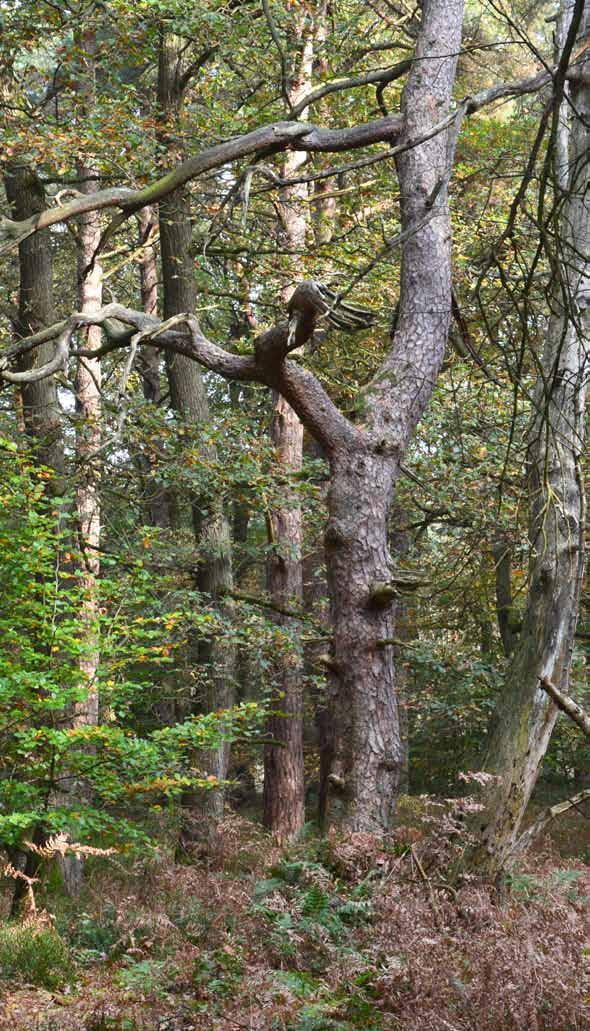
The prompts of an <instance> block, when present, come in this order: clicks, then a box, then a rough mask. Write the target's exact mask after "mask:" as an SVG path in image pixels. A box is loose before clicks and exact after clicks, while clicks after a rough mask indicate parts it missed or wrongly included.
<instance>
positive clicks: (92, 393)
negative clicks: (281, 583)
mask: <svg viewBox="0 0 590 1031" xmlns="http://www.w3.org/2000/svg"><path fill="white" fill-rule="evenodd" d="M79 44H80V50H81V55H83V62H84V70H83V73H82V76H81V78H80V81H79V84H78V94H79V98H80V106H81V110H82V111H90V110H91V109H92V106H93V104H94V103H95V101H96V68H95V61H94V54H95V50H96V37H95V33H94V31H92V30H88V31H84V32H81V33H80V37H79ZM77 174H78V177H79V179H80V187H79V188H80V192H82V193H89V194H90V193H94V192H96V191H97V189H98V188H99V184H98V182H97V180H96V176H97V170H96V167H95V166H94V165H93V164H92V163H91V162H84V163H80V164H78V166H77ZM100 238H101V224H100V216H99V214H98V213H97V212H89V213H88V214H85V215H82V216H81V217H80V220H79V222H78V241H77V242H78V248H77V269H78V307H79V310H80V311H81V312H85V313H86V312H88V313H90V312H94V311H98V310H99V309H100V308H101V306H102V266H101V264H100V260H99V258H98V257H97V253H98V247H99V243H100ZM101 337H102V334H101V329H100V327H99V326H91V327H89V328H88V329H86V330H84V332H83V340H84V346H85V347H88V348H89V349H90V348H91V349H94V348H98V347H100V344H101ZM75 390H76V440H75V455H76V498H75V504H76V517H77V529H78V545H79V550H80V556H81V558H80V564H81V568H82V574H81V581H82V583H81V586H82V601H81V605H80V617H79V618H80V627H81V633H80V637H81V640H83V641H84V650H83V651H82V652H81V655H80V659H79V664H80V672H81V674H82V681H83V685H84V687H85V690H86V693H85V696H84V698H83V699H82V700H81V701H78V702H75V703H74V706H73V712H72V725H73V726H74V727H82V726H96V725H97V724H98V719H99V696H98V683H97V674H98V666H99V662H100V639H99V630H98V619H99V612H98V608H99V598H98V579H99V575H100V551H99V549H100V534H101V508H100V481H101V469H100V458H99V450H100V445H101V439H102V431H101V407H102V406H101V366H100V360H98V359H95V358H80V359H79V361H78V368H77V371H76V384H75ZM67 793H68V795H69V802H70V804H72V803H74V802H75V797H76V795H79V794H80V793H82V794H85V793H87V787H86V785H84V784H77V783H75V782H74V781H73V780H71V781H70V783H69V784H68V786H67ZM61 866H62V872H63V877H64V887H65V890H66V893H67V894H68V895H69V896H70V897H75V896H77V895H78V894H79V892H80V889H81V887H82V879H83V875H84V862H83V859H82V858H80V857H77V856H73V855H72V856H66V857H64V859H63V861H62V864H61Z"/></svg>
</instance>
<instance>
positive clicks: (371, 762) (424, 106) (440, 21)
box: [326, 0, 462, 833]
mask: <svg viewBox="0 0 590 1031" xmlns="http://www.w3.org/2000/svg"><path fill="white" fill-rule="evenodd" d="M461 24H462V4H461V3H460V2H457V0H450V2H445V0H440V2H431V3H429V4H427V5H426V7H425V9H424V12H423V20H422V26H421V30H420V35H419V38H418V42H417V47H416V54H415V57H416V58H417V60H416V61H415V63H414V65H413V67H412V71H411V73H410V76H409V79H408V82H407V84H406V87H405V89H404V94H403V99H402V114H403V117H404V124H405V129H404V134H405V135H406V136H408V137H410V138H411V137H416V136H419V137H421V136H423V135H427V134H428V130H429V129H430V128H431V127H432V126H433V125H435V124H437V123H438V122H439V121H441V120H442V119H443V118H444V117H445V115H446V114H447V111H448V109H449V104H450V98H451V91H452V87H453V82H454V75H455V67H456V57H455V56H454V55H456V54H457V51H458V49H459V46H460V40H461ZM449 137H451V138H449ZM452 143H453V138H452V134H447V133H440V134H438V135H436V136H434V137H433V138H432V139H430V140H428V141H427V142H424V143H423V144H422V145H421V146H419V147H416V148H414V149H412V150H408V151H406V152H405V153H403V154H401V155H400V156H399V158H398V161H397V166H398V177H399V182H400V192H401V214H402V231H404V232H405V231H407V232H408V235H407V237H406V238H405V242H404V245H403V250H402V269H401V292H400V304H399V315H398V320H397V327H396V331H395V335H394V338H393V341H392V347H391V351H390V354H389V356H388V357H387V359H386V360H385V362H384V363H383V365H382V367H381V369H380V370H379V371H378V373H377V375H376V376H375V378H374V379H373V381H372V382H371V384H370V385H369V387H368V388H367V389H366V391H365V395H364V401H365V410H366V415H365V421H364V425H362V426H360V427H359V430H358V435H356V436H355V440H354V442H350V443H349V444H348V446H347V447H344V448H343V447H340V446H333V447H332V448H331V449H330V463H331V469H332V482H331V486H330V492H329V520H328V526H327V530H326V558H327V566H328V580H329V584H330V594H331V599H332V623H333V627H334V664H335V669H336V671H337V677H338V681H339V683H338V709H339V712H338V714H337V715H338V719H337V721H336V733H335V741H334V764H333V780H334V783H335V784H336V785H337V786H338V787H339V788H340V790H342V791H343V792H344V794H345V798H346V802H347V814H346V823H347V825H348V826H349V827H350V828H351V829H353V830H362V831H371V832H376V833H382V832H383V831H386V830H387V829H388V827H389V826H390V821H391V817H392V813H393V808H394V805H395V799H396V796H397V794H398V792H399V787H400V777H401V774H402V769H403V764H404V757H403V745H402V739H401V733H400V713H399V699H398V690H397V681H396V669H395V655H394V646H393V645H392V644H384V643H382V642H385V641H391V640H392V638H393V637H394V636H395V634H394V630H395V628H394V606H393V604H392V603H393V600H394V598H395V591H394V590H393V591H388V590H387V589H385V590H384V589H383V586H384V585H387V584H388V583H390V581H391V576H392V560H391V556H390V552H389V547H388V540H387V522H388V517H389V512H390V509H391V505H392V502H393V497H394V490H395V484H396V482H397V479H398V476H399V472H400V461H401V460H402V458H403V455H404V453H405V450H406V448H407V446H408V443H409V440H410V438H411V435H412V433H413V430H414V428H415V426H416V424H417V422H418V420H419V419H420V417H421V415H422V413H423V411H424V409H425V407H426V405H427V403H428V401H429V399H430V397H431V394H432V391H433V389H434V385H435V383H436V378H437V376H438V373H439V370H440V367H441V365H442V360H443V356H444V350H445V345H446V340H447V334H448V327H449V321H450V310H451V267H450V257H451V232H450V222H449V213H448V198H447V177H448V169H449V162H450V161H452V149H453V147H452Z"/></svg>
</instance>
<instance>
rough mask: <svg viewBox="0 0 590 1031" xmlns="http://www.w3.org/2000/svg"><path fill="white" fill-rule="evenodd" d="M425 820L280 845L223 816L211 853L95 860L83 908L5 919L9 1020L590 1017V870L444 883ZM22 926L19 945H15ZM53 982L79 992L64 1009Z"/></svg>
mask: <svg viewBox="0 0 590 1031" xmlns="http://www.w3.org/2000/svg"><path fill="white" fill-rule="evenodd" d="M431 816H432V811H428V810H427V808H426V807H423V809H422V814H421V816H420V818H417V817H416V813H413V814H411V819H410V816H409V815H408V813H405V814H404V818H407V823H406V825H404V826H400V827H398V830H397V833H396V835H395V836H394V838H393V839H392V840H391V841H389V842H388V843H387V844H386V845H383V844H382V843H380V842H379V841H378V840H377V839H374V838H372V837H371V836H370V835H352V836H348V837H346V838H345V837H340V836H338V835H337V834H332V835H330V836H328V837H327V838H325V839H323V840H318V839H309V840H307V841H306V842H305V843H303V844H302V845H300V846H299V847H297V848H291V849H288V850H282V851H281V850H279V849H278V848H276V847H274V846H273V844H272V842H271V841H270V840H269V839H268V838H267V837H266V836H265V835H264V834H263V833H262V832H261V831H260V829H259V828H257V827H256V826H255V825H253V824H249V823H247V822H246V821H244V820H239V819H238V818H236V817H231V818H229V820H228V823H227V825H226V827H225V829H224V830H223V833H222V834H221V835H220V839H219V842H218V846H217V851H216V852H215V853H214V854H209V855H208V856H207V857H206V859H201V860H200V861H196V862H194V863H193V864H192V865H191V864H188V863H183V864H182V865H176V864H174V863H173V861H172V859H171V858H170V857H169V856H168V857H166V856H165V855H162V856H161V857H160V859H159V860H157V861H156V860H153V861H150V862H149V863H148V862H146V863H144V864H141V865H139V864H136V865H135V866H134V865H133V864H131V863H129V864H128V866H127V867H126V868H125V865H124V864H122V863H119V864H118V866H117V867H116V868H113V869H111V870H110V872H109V871H107V870H105V868H104V864H103V867H102V868H100V869H97V870H96V871H95V872H94V873H92V872H91V874H90V877H89V879H88V883H87V884H86V886H85V888H84V893H83V896H82V898H81V900H80V901H79V903H78V904H77V906H72V905H71V903H65V902H64V900H63V899H61V897H59V896H57V895H56V896H55V897H54V898H52V899H50V900H47V901H48V904H49V905H50V908H51V911H52V912H54V913H55V916H56V927H57V930H58V931H59V934H58V933H57V932H56V931H55V930H53V929H46V931H45V932H43V934H38V935H37V936H34V935H31V933H30V932H28V931H26V929H19V928H18V927H14V926H11V925H7V926H6V927H5V928H4V929H3V932H2V935H1V936H0V962H1V963H2V967H3V976H4V977H5V986H6V988H7V989H8V986H9V985H10V989H11V990H10V993H9V994H7V1000H8V1001H7V1002H5V1003H4V1006H5V1009H6V1014H8V1016H7V1015H6V1014H4V1023H0V1026H2V1028H4V1027H7V1028H10V1031H33V1029H34V1031H57V1029H59V1031H114V1029H116V1031H122V1029H125V1031H189V1029H190V1031H233V1029H236V1031H240V1029H242V1028H247V1029H248V1031H250V1029H252V1031H398V1029H400V1031H401V1029H404V1031H448V1029H449V1028H452V1029H454V1031H581V1029H583V1028H587V1027H589V1026H590V1006H589V1000H590V904H589V903H590V869H589V868H588V867H587V866H585V865H584V864H583V863H581V862H579V861H575V860H568V861H562V860H560V859H559V857H557V856H556V855H554V854H553V855H552V854H550V853H547V854H545V855H537V856H535V857H533V858H531V859H529V860H528V861H527V863H526V864H524V865H523V866H522V867H521V869H519V870H518V871H517V872H515V873H514V874H513V875H512V876H511V878H510V879H509V880H508V882H507V883H506V885H505V887H504V890H503V891H502V892H497V891H496V890H493V889H491V888H489V887H484V886H482V885H479V884H477V883H476V882H475V881H470V880H465V881H464V882H463V883H461V884H458V885H457V884H455V885H451V884H449V883H448V882H447V880H446V877H445V870H446V867H445V865H444V862H443V861H442V859H441V851H440V844H439V838H438V837H437V835H436V833H434V825H433V823H432V822H431ZM422 817H424V818H422ZM228 842H230V843H231V844H228ZM228 851H230V852H231V855H232V859H231V861H230V862H229V863H228V861H227V858H226V857H227V853H228ZM236 855H238V856H239V860H238V861H236V858H235V856H236ZM445 861H446V860H445ZM19 934H20V935H21V936H22V937H21V938H19V941H21V940H22V942H24V943H26V947H25V945H23V946H22V948H20V947H19V948H20V951H19V949H17V948H15V947H13V946H12V945H11V946H9V947H6V944H5V943H6V942H7V941H8V938H7V936H10V935H12V936H13V938H12V939H10V940H11V942H12V943H13V942H14V940H15V939H14V935H16V936H17V938H18V936H19ZM32 942H34V943H35V944H34V947H33V946H32V944H31V943H32ZM27 950H28V951H27ZM52 950H53V951H52ZM17 956H19V957H20V958H19V959H18V961H17V960H16V957H17ZM27 957H28V958H27ZM5 964H7V965H6V966H5ZM9 964H12V966H10V965H9ZM15 964H16V966H15ZM43 964H45V966H44V965H43ZM13 982H14V983H13ZM16 982H18V984H17V983H16ZM27 985H29V987H28V988H27V987H26V986H27ZM31 985H38V986H43V987H44V988H45V989H47V988H50V991H51V992H52V993H53V995H52V996H50V997H48V996H47V994H45V995H43V994H42V993H39V989H38V988H32V987H30V986H31ZM19 986H20V987H19ZM60 991H61V992H62V993H63V992H66V993H69V994H68V996H67V998H68V1004H67V1006H66V1005H64V1001H63V998H64V997H63V994H62V996H60V995H59V992H60ZM55 993H57V994H55ZM0 1012H2V1008H1V1006H0Z"/></svg>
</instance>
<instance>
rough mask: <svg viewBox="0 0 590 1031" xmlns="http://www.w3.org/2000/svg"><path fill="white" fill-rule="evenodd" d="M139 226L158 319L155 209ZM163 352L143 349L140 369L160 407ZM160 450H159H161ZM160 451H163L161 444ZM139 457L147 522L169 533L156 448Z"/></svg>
mask: <svg viewBox="0 0 590 1031" xmlns="http://www.w3.org/2000/svg"><path fill="white" fill-rule="evenodd" d="M137 221H138V223H139V242H140V244H141V245H142V247H143V250H142V254H141V259H140V263H139V282H140V290H141V307H142V310H143V311H144V312H145V313H146V314H147V315H156V314H157V311H158V267H157V262H156V250H155V247H154V246H153V244H152V242H151V241H152V238H153V236H154V233H155V230H156V226H157V216H156V214H155V212H154V211H153V209H152V208H149V207H148V208H142V209H141V211H140V212H138V215H137ZM161 360H162V359H161V352H160V350H159V349H158V348H157V347H143V348H142V349H141V354H140V355H139V357H138V361H137V365H138V369H139V372H140V374H141V382H142V386H143V396H144V397H145V399H146V401H150V402H151V403H152V404H154V405H156V407H159V406H160V405H161V404H162V386H161V375H160V366H161ZM158 450H160V449H158ZM161 450H164V444H163V442H162V447H161ZM146 451H147V453H146V452H144V453H143V454H141V455H140V457H139V460H138V464H139V467H140V469H141V472H142V474H143V476H144V482H145V502H144V511H145V516H146V521H147V522H148V524H149V525H150V526H158V527H160V528H161V529H167V528H168V527H170V526H171V524H172V512H171V508H172V506H171V500H170V496H169V491H168V490H166V488H165V487H164V486H163V485H162V484H161V483H159V482H158V476H157V472H156V473H155V472H154V465H155V464H156V462H157V458H156V456H155V455H154V445H153V444H152V446H151V448H149V449H146Z"/></svg>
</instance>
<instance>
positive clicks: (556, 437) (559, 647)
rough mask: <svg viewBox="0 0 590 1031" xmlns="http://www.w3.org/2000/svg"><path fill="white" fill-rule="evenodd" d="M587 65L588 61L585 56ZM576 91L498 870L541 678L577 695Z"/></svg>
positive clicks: (581, 350)
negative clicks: (573, 680) (572, 678)
mask: <svg viewBox="0 0 590 1031" xmlns="http://www.w3.org/2000/svg"><path fill="white" fill-rule="evenodd" d="M572 8H573V5H569V4H567V6H565V5H564V8H563V9H562V12H561V18H562V25H561V33H562V41H563V39H565V37H566V35H567V26H568V24H569V18H571V12H572ZM568 15H569V18H568ZM564 21H565V25H564V24H563V22H564ZM589 31H590V11H587V10H586V11H584V12H583V13H582V17H581V22H580V25H579V30H578V38H577V39H576V42H575V46H574V51H573V52H574V53H578V52H580V50H582V51H584V48H585V47H586V46H587V43H588V35H589ZM581 67H582V68H583V69H585V68H586V67H587V58H583V59H582V64H581ZM570 98H571V104H567V106H566V105H565V104H564V105H563V106H562V109H561V112H560V118H559V124H558V131H557V132H556V134H555V147H556V154H555V158H556V161H555V165H556V183H557V187H558V189H561V190H562V191H563V196H562V198H561V205H560V207H559V212H560V213H559V232H558V237H557V238H558V248H559V250H558V253H557V255H556V261H557V272H556V275H555V281H554V284H553V290H552V294H551V297H550V305H551V317H550V320H549V325H548V329H547V337H546V340H545V346H544V351H543V356H542V358H541V361H540V368H539V378H538V382H537V385H536V388H535V391H534V398H533V404H534V413H533V418H532V423H531V427H530V434H529V450H528V490H529V504H530V519H529V538H530V549H531V550H530V568H529V592H528V600H527V606H526V611H525V616H524V620H523V626H522V630H521V633H520V638H519V640H518V644H517V645H516V647H515V649H514V652H513V658H512V663H511V666H510V669H509V672H508V676H507V680H506V684H505V686H504V688H503V691H502V695H501V697H500V699H499V701H498V705H497V708H496V712H495V714H494V718H493V723H492V727H491V730H490V735H489V740H488V745H487V755H486V759H485V763H484V769H485V770H486V771H487V772H489V773H491V774H493V775H494V777H495V780H493V781H492V782H491V785H490V787H489V788H488V790H487V792H486V794H485V797H484V802H485V809H484V811H483V812H482V813H481V814H480V818H478V820H477V833H478V839H479V840H478V845H477V847H476V848H475V849H473V850H472V851H471V852H470V854H469V856H468V860H467V862H468V865H469V866H470V867H471V868H474V869H476V870H477V871H478V872H480V873H482V875H484V876H486V877H492V878H494V877H496V876H498V875H499V874H500V873H501V872H502V871H503V870H504V869H505V868H506V867H507V866H509V865H510V862H511V858H512V857H513V855H514V854H515V848H516V843H517V840H518V835H519V830H520V826H521V822H522V818H523V816H524V813H525V810H526V807H527V804H528V801H529V799H530V796H531V792H532V790H533V788H534V786H535V783H536V780H537V775H538V771H539V767H540V764H541V762H542V760H543V757H544V755H545V752H546V750H547V746H548V744H549V740H550V737H551V733H552V731H553V727H554V725H555V720H556V718H557V714H558V710H557V708H556V706H555V705H554V703H553V702H552V700H551V698H550V697H549V696H548V695H547V694H546V692H545V691H543V690H542V688H541V687H540V684H539V681H540V680H541V679H544V680H548V681H551V682H553V683H554V684H555V685H556V686H557V687H558V688H559V689H560V690H561V691H562V692H563V693H565V694H567V693H568V684H569V675H570V668H571V661H572V651H573V646H574V635H575V629H576V621H577V617H578V608H579V598H580V589H581V581H582V576H583V569H584V486H583V482H582V473H581V458H582V452H583V447H584V433H585V419H584V410H585V395H586V380H587V376H588V370H589V363H588V341H589V330H590V266H589V264H588V260H589V258H590V196H589V192H588V191H589V189H590V164H589V162H590V87H589V86H588V84H587V82H585V81H584V79H583V77H580V78H577V77H576V78H575V79H574V81H573V82H572V84H571V86H570ZM566 120H567V121H569V123H570V124H569V131H568V132H567V133H566V132H564V124H565V121H566ZM568 137H569V146H568V149H567V150H566V149H565V148H566V144H567V142H568Z"/></svg>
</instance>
